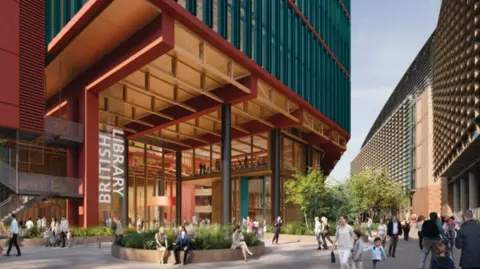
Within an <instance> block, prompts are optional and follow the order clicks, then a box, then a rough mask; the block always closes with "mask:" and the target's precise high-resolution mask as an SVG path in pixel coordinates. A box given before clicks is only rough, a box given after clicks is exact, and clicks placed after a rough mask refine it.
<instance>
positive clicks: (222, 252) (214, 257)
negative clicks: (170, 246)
mask: <svg viewBox="0 0 480 269" xmlns="http://www.w3.org/2000/svg"><path fill="white" fill-rule="evenodd" d="M249 249H250V251H251V252H253V256H249V258H256V257H260V256H262V255H264V254H265V243H264V242H260V245H259V246H256V247H250V248H249ZM188 255H189V258H188V260H189V262H190V263H212V262H227V261H237V260H243V255H242V251H241V250H240V249H212V250H193V251H191V252H189V254H188ZM112 256H113V257H115V258H117V259H121V260H126V261H138V262H151V263H158V261H159V257H160V253H159V252H158V251H157V250H150V249H135V248H124V247H121V246H119V245H117V244H112ZM165 256H166V258H165V262H166V263H175V257H174V255H173V251H169V252H168V253H166V254H165ZM180 260H181V261H183V252H181V253H180Z"/></svg>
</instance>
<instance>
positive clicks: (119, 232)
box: [113, 217, 123, 243]
mask: <svg viewBox="0 0 480 269" xmlns="http://www.w3.org/2000/svg"><path fill="white" fill-rule="evenodd" d="M113 221H114V222H115V223H114V224H115V243H119V242H120V241H121V240H122V238H123V226H122V222H121V221H120V219H119V218H118V217H115V218H114V219H113Z"/></svg>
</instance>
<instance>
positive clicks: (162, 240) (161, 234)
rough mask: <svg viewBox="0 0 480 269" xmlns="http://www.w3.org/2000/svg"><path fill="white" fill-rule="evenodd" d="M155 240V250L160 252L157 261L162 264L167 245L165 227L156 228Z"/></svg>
mask: <svg viewBox="0 0 480 269" xmlns="http://www.w3.org/2000/svg"><path fill="white" fill-rule="evenodd" d="M155 241H157V250H158V252H159V254H160V256H159V260H158V263H159V264H163V262H164V260H165V253H166V252H167V246H168V242H167V233H165V229H164V228H163V227H160V229H158V233H156V234H155Z"/></svg>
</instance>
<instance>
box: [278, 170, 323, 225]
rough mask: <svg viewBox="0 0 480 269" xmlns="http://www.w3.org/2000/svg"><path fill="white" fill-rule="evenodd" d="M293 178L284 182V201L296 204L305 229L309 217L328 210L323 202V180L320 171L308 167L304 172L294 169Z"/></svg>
mask: <svg viewBox="0 0 480 269" xmlns="http://www.w3.org/2000/svg"><path fill="white" fill-rule="evenodd" d="M293 178H294V179H293V180H289V181H287V182H286V183H285V186H284V188H285V194H286V202H287V203H293V204H295V205H297V206H298V207H299V208H300V210H301V211H302V213H303V215H304V218H305V224H306V226H307V229H310V228H309V227H310V226H309V224H308V223H309V221H308V220H309V219H312V218H313V217H314V216H319V215H320V214H321V213H322V212H326V211H327V210H328V208H327V203H325V198H326V196H325V180H326V177H325V176H324V175H323V173H322V172H320V171H318V170H316V169H311V168H309V170H308V173H307V174H304V173H301V172H298V171H296V172H295V173H294V174H293Z"/></svg>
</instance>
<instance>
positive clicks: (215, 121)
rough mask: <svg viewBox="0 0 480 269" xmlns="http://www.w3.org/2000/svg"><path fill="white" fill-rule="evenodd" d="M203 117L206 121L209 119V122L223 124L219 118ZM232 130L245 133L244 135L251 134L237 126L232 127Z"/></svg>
mask: <svg viewBox="0 0 480 269" xmlns="http://www.w3.org/2000/svg"><path fill="white" fill-rule="evenodd" d="M203 117H204V118H205V119H209V120H211V121H213V122H214V123H221V122H222V121H221V120H220V119H217V118H215V117H212V116H210V115H204V116H203ZM232 128H233V129H235V130H238V131H240V132H243V133H245V134H249V133H250V132H249V131H247V130H245V129H243V128H242V127H239V126H236V125H232Z"/></svg>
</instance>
